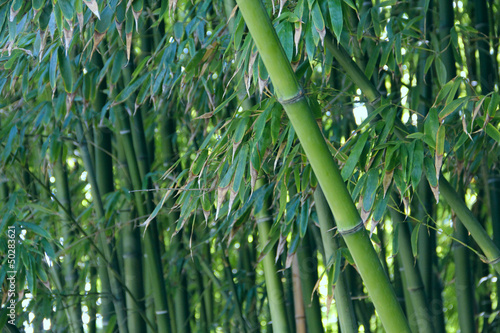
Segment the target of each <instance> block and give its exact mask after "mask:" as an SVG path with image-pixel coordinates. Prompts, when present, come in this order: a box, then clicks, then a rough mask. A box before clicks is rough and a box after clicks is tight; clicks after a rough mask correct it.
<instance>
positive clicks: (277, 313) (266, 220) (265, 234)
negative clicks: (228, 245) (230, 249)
mask: <svg viewBox="0 0 500 333" xmlns="http://www.w3.org/2000/svg"><path fill="white" fill-rule="evenodd" d="M264 185H265V180H264V179H263V178H259V179H258V180H257V183H256V185H255V189H259V188H260V187H262V186H264ZM269 207H270V205H269V203H268V202H264V204H263V206H262V209H261V210H260V211H259V212H254V215H255V219H256V220H257V229H258V232H259V248H260V250H261V251H262V250H263V249H264V247H265V246H266V244H267V242H268V241H269V230H270V229H271V224H270V219H271V216H270V214H269ZM275 257H276V247H273V249H271V250H270V251H269V253H268V254H266V255H265V256H264V258H263V259H262V263H263V266H264V277H265V280H266V290H267V300H268V304H269V310H270V311H271V320H272V325H273V331H274V332H282V333H288V332H292V331H291V330H290V328H289V326H288V318H287V313H286V310H285V297H284V294H283V285H282V283H281V278H280V276H279V274H280V273H278V268H277V267H276V264H275V263H274V258H275Z"/></svg>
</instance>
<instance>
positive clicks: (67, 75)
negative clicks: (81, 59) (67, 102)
mask: <svg viewBox="0 0 500 333" xmlns="http://www.w3.org/2000/svg"><path fill="white" fill-rule="evenodd" d="M57 55H58V57H57V59H58V63H59V68H60V69H61V76H62V78H63V83H64V90H66V92H67V93H70V94H71V93H73V92H74V87H73V83H74V73H73V68H72V65H71V62H70V60H69V58H68V56H66V55H65V52H64V51H63V49H62V48H59V49H58V51H57Z"/></svg>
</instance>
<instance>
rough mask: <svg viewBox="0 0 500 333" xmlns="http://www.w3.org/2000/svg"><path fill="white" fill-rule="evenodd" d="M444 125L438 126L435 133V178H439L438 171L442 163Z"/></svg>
mask: <svg viewBox="0 0 500 333" xmlns="http://www.w3.org/2000/svg"><path fill="white" fill-rule="evenodd" d="M445 139H446V137H445V127H444V125H441V126H439V129H438V132H437V135H436V160H435V165H436V179H437V180H439V172H440V170H441V165H442V164H443V155H444V143H445Z"/></svg>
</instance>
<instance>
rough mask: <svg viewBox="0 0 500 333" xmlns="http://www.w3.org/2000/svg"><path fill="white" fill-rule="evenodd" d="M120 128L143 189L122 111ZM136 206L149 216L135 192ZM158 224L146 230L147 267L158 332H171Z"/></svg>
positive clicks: (134, 174)
mask: <svg viewBox="0 0 500 333" xmlns="http://www.w3.org/2000/svg"><path fill="white" fill-rule="evenodd" d="M117 120H118V128H119V129H120V136H119V137H118V140H119V141H120V144H121V145H122V146H123V148H124V151H125V157H126V159H127V163H128V166H129V174H130V176H131V180H132V184H133V188H134V189H142V180H141V175H140V172H139V167H138V163H137V159H136V155H135V150H134V144H133V142H132V135H131V132H130V123H129V119H128V116H127V114H126V113H125V112H124V111H123V110H122V112H119V113H118V115H117ZM134 199H135V204H136V207H137V210H138V213H139V215H140V216H147V212H146V207H145V205H144V199H143V196H142V195H141V192H134ZM155 229H156V224H155V222H154V221H153V222H152V223H151V224H150V226H149V227H148V228H147V229H146V230H145V232H144V235H145V241H144V245H145V246H144V247H145V250H146V255H147V257H146V265H147V270H148V271H149V274H150V282H151V286H152V290H153V297H154V302H155V310H156V321H157V325H158V328H157V329H158V331H160V332H166V333H168V332H170V323H169V321H170V320H169V315H168V313H169V311H168V305H167V292H166V289H165V284H164V283H163V269H162V264H161V259H160V257H159V248H158V238H157V235H158V233H157V232H155V231H156V230H155Z"/></svg>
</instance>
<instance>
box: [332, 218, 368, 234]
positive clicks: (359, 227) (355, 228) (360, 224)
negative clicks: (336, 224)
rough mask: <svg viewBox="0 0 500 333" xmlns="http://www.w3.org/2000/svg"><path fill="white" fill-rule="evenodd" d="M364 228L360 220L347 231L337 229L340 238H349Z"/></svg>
mask: <svg viewBox="0 0 500 333" xmlns="http://www.w3.org/2000/svg"><path fill="white" fill-rule="evenodd" d="M364 227H365V224H364V223H363V220H360V221H359V223H358V224H356V225H355V226H354V227H352V228H349V229H345V230H340V229H337V230H338V231H339V234H341V235H342V237H345V236H349V235H351V234H355V233H357V232H358V231H360V230H361V229H363V228H364Z"/></svg>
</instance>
